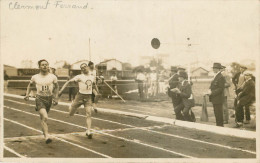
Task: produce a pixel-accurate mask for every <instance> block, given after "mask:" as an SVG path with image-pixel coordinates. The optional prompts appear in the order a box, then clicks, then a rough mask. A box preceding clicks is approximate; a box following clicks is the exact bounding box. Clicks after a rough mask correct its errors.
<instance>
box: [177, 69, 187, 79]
mask: <svg viewBox="0 0 260 163" xmlns="http://www.w3.org/2000/svg"><path fill="white" fill-rule="evenodd" d="M187 76H188V74H187V73H186V72H184V71H180V72H179V77H183V78H184V79H186V78H187Z"/></svg>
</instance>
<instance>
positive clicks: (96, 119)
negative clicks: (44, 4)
mask: <svg viewBox="0 0 260 163" xmlns="http://www.w3.org/2000/svg"><path fill="white" fill-rule="evenodd" d="M5 100H6V101H9V102H14V103H17V104H22V105H28V106H32V107H35V105H32V104H27V103H23V102H17V101H14V100H7V99H5ZM51 111H56V112H60V113H64V114H68V112H66V111H62V110H58V109H53V108H51ZM74 116H80V117H86V116H84V115H81V114H75V115H74ZM91 118H93V119H95V120H99V121H104V122H110V123H114V124H118V125H121V126H127V127H133V128H134V127H136V126H132V125H128V124H123V123H119V122H114V121H110V120H106V119H100V118H96V117H91Z"/></svg>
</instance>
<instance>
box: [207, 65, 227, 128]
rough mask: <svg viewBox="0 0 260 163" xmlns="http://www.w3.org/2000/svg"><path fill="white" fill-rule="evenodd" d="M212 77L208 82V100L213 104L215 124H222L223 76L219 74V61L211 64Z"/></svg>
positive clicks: (220, 67)
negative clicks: (209, 82)
mask: <svg viewBox="0 0 260 163" xmlns="http://www.w3.org/2000/svg"><path fill="white" fill-rule="evenodd" d="M212 68H213V72H214V74H215V75H214V78H213V80H212V82H211V84H210V89H209V92H208V95H209V101H210V102H212V104H213V109H214V113H215V117H216V125H217V126H222V127H223V126H224V125H223V102H224V101H223V99H224V88H225V78H224V76H223V75H222V74H221V71H220V70H221V69H222V66H221V64H220V63H214V64H213V67H212Z"/></svg>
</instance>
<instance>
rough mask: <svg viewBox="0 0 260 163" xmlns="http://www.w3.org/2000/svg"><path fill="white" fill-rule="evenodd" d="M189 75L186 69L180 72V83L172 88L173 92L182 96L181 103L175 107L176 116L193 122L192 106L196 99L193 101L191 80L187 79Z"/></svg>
mask: <svg viewBox="0 0 260 163" xmlns="http://www.w3.org/2000/svg"><path fill="white" fill-rule="evenodd" d="M186 76H187V73H186V72H184V71H180V72H179V77H178V79H179V84H178V86H177V88H174V89H172V92H174V93H176V94H178V95H179V96H180V97H181V103H179V105H177V107H176V108H175V110H174V111H175V113H176V117H180V119H183V120H185V121H190V122H192V121H193V120H192V118H191V115H190V110H191V107H193V106H194V101H192V99H193V96H192V90H191V85H190V84H189V82H188V81H187V80H186V79H185V78H186Z"/></svg>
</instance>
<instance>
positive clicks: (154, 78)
mask: <svg viewBox="0 0 260 163" xmlns="http://www.w3.org/2000/svg"><path fill="white" fill-rule="evenodd" d="M150 78H151V93H152V96H156V89H157V74H156V71H155V70H153V71H152V73H151V74H150Z"/></svg>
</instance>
